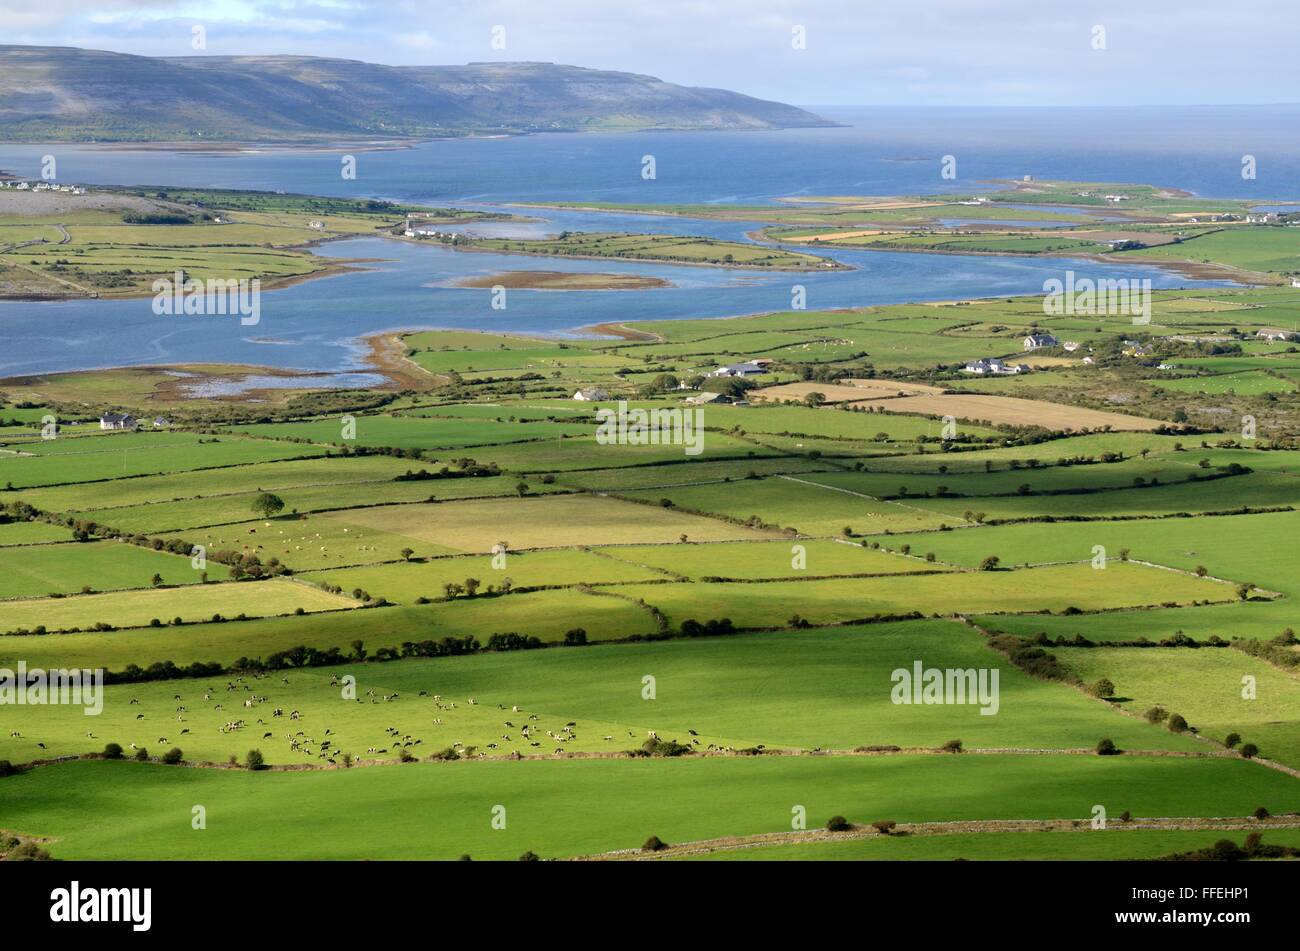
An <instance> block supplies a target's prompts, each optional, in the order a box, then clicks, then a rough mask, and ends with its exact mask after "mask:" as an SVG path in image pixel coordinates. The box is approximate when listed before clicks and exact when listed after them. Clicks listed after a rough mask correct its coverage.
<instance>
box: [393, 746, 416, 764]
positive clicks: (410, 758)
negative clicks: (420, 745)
mask: <svg viewBox="0 0 1300 951" xmlns="http://www.w3.org/2000/svg"><path fill="white" fill-rule="evenodd" d="M397 758H398V759H399V760H401V761H402V762H403V763H414V762H415V756H414V755H413V754H412V753H411V751H410V750H408V749H407V748H406V747H402V748H401V749H400V750H398V751H397Z"/></svg>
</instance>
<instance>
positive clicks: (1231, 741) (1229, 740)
mask: <svg viewBox="0 0 1300 951" xmlns="http://www.w3.org/2000/svg"><path fill="white" fill-rule="evenodd" d="M1240 742H1241V734H1240V733H1229V734H1228V735H1227V736H1226V737H1224V740H1223V745H1224V746H1226V747H1227V748H1228V749H1232V748H1233V747H1234V746H1236V745H1237V744H1238V743H1240Z"/></svg>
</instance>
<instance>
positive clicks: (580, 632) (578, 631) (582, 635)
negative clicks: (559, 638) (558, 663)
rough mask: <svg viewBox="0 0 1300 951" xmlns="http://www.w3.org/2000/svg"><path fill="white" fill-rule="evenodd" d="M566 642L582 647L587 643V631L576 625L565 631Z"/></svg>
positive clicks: (569, 644)
mask: <svg viewBox="0 0 1300 951" xmlns="http://www.w3.org/2000/svg"><path fill="white" fill-rule="evenodd" d="M564 643H565V644H567V645H568V646H569V647H580V646H582V645H583V644H585V643H587V632H586V630H585V629H583V628H581V627H575V628H572V629H570V630H568V631H565V632H564Z"/></svg>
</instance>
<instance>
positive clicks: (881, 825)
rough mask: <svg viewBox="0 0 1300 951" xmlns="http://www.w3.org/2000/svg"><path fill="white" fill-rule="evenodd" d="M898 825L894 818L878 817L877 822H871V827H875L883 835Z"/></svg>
mask: <svg viewBox="0 0 1300 951" xmlns="http://www.w3.org/2000/svg"><path fill="white" fill-rule="evenodd" d="M897 825H898V823H897V822H895V821H894V820H893V819H877V820H876V821H875V822H873V823H871V828H873V829H875V830H876V831H877V832H879V833H880V834H881V835H889V834H890V833H891V832H893V831H894V827H895V826H897Z"/></svg>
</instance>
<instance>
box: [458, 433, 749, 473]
mask: <svg viewBox="0 0 1300 951" xmlns="http://www.w3.org/2000/svg"><path fill="white" fill-rule="evenodd" d="M772 455H775V453H774V452H773V451H772V450H770V449H765V448H763V447H762V446H760V445H757V444H756V443H754V442H750V441H748V440H745V439H739V438H737V437H735V436H730V435H727V434H725V433H713V432H708V433H705V434H704V439H703V451H702V452H700V453H699V455H695V456H688V455H686V453H685V451H684V447H683V446H671V445H660V446H630V445H623V444H618V443H607V444H605V445H601V444H600V443H598V442H596V438H595V436H580V437H576V438H571V439H559V440H550V441H546V440H542V441H538V442H529V443H516V444H514V445H508V446H500V447H497V448H492V447H475V449H474V451H473V456H474V458H475V459H477V460H478V461H479V462H483V463H487V462H495V463H496V464H497V465H499V466H500V467H501V468H502V469H508V470H510V471H512V472H521V473H525V474H531V473H545V472H563V471H572V470H574V469H591V468H601V469H610V468H615V467H619V466H645V465H655V464H660V463H682V464H684V465H687V464H690V465H693V464H697V463H699V462H708V461H711V460H735V468H736V469H737V470H739V472H743V471H744V469H745V468H746V467H747V463H748V460H749V459H750V458H758V457H763V456H772ZM738 474H739V473H738Z"/></svg>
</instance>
